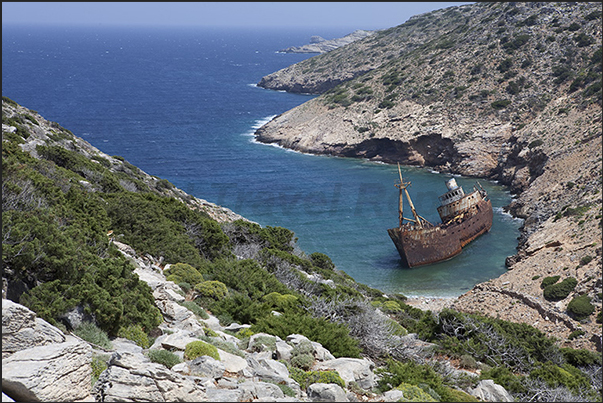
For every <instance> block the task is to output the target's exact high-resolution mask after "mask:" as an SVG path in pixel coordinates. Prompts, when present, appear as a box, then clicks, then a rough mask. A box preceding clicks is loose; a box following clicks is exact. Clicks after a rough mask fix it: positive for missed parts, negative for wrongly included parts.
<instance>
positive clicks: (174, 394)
mask: <svg viewBox="0 0 603 403" xmlns="http://www.w3.org/2000/svg"><path fill="white" fill-rule="evenodd" d="M93 393H94V396H95V399H96V401H97V402H128V401H152V402H174V401H178V402H202V401H207V396H206V394H205V392H204V391H203V390H202V387H201V386H198V385H197V384H196V383H195V382H194V381H193V380H192V379H190V378H188V377H186V376H183V375H181V374H179V373H177V372H175V371H171V370H169V369H167V368H166V367H165V366H163V365H161V364H157V363H152V362H150V361H149V360H148V358H146V357H144V356H143V355H142V354H132V353H128V352H124V353H123V354H119V353H113V355H112V356H111V359H110V360H109V365H108V368H107V369H106V370H105V371H104V372H103V373H102V374H101V376H100V377H99V379H98V381H97V382H96V383H95V384H94V388H93Z"/></svg>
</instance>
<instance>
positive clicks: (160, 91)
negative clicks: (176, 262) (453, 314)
mask: <svg viewBox="0 0 603 403" xmlns="http://www.w3.org/2000/svg"><path fill="white" fill-rule="evenodd" d="M349 32H351V31H348V32H346V31H341V30H340V31H339V32H332V33H331V34H330V35H329V34H327V33H323V32H315V31H314V30H311V29H307V30H278V31H262V30H251V31H249V30H248V31H245V30H220V29H192V28H190V29H177V28H169V29H168V28H161V29H160V28H134V27H122V28H116V27H112V28H111V27H105V28H102V27H77V28H75V27H53V28H51V27H13V28H11V27H8V26H7V27H4V26H3V30H2V34H3V35H2V94H3V95H4V96H7V97H9V98H11V99H13V100H14V101H16V102H18V103H20V104H21V105H23V106H25V107H27V108H30V109H33V110H36V111H38V112H39V113H40V114H41V115H42V116H44V117H45V118H46V119H49V120H52V121H55V122H57V123H59V124H60V125H61V126H63V127H65V128H67V129H69V130H70V131H72V132H73V133H74V134H75V135H76V136H79V137H82V138H83V139H84V140H86V141H88V142H90V143H91V144H92V145H94V146H96V147H98V148H99V149H100V150H101V151H103V152H105V153H107V154H109V155H118V156H121V157H123V158H125V159H126V160H127V161H128V162H129V163H131V164H133V165H135V166H137V167H139V168H140V169H142V170H144V171H145V172H147V173H149V174H151V175H155V176H157V177H159V178H162V179H167V180H169V181H170V182H172V183H173V184H174V185H175V186H177V187H179V188H180V189H182V190H184V191H185V192H187V193H189V194H191V195H194V196H196V197H199V198H202V199H206V200H208V201H210V202H213V203H216V204H219V205H222V206H225V207H228V208H230V209H232V210H233V211H235V212H237V213H239V214H241V215H243V216H244V217H246V218H248V219H250V220H252V221H255V222H257V223H259V224H261V225H263V226H266V225H270V226H281V227H285V228H288V229H290V230H292V231H294V232H295V234H296V236H297V237H298V246H299V248H300V249H301V251H303V252H304V253H306V254H310V253H313V252H321V253H325V254H327V255H328V256H329V257H331V259H332V260H333V262H334V263H335V265H336V266H337V268H338V269H341V270H343V271H345V272H346V273H348V274H349V275H350V276H352V277H353V278H354V279H355V280H356V281H359V282H361V283H364V284H367V285H369V286H371V287H374V288H378V289H380V290H382V291H384V292H387V293H396V292H398V293H402V294H405V295H408V296H417V295H423V296H457V295H460V294H462V293H464V292H465V291H467V290H469V289H470V288H471V287H472V286H473V285H475V284H476V283H479V282H483V281H486V280H488V279H490V278H494V277H497V276H499V275H500V274H502V273H504V272H505V270H506V268H505V266H504V260H505V258H506V256H509V255H513V254H515V247H516V246H517V239H516V238H517V236H518V235H519V232H518V228H519V226H520V224H521V222H520V221H518V220H514V219H513V218H511V217H510V216H509V215H506V214H504V213H503V212H502V207H503V206H505V205H507V204H509V203H510V201H511V196H510V195H509V193H508V192H507V191H506V190H505V188H503V187H502V186H499V185H497V184H496V183H490V182H488V181H480V183H481V184H482V186H483V187H484V188H485V189H486V190H487V191H488V193H489V195H490V197H491V199H492V202H493V206H494V221H493V225H492V229H491V231H490V232H489V233H488V234H485V235H483V236H482V237H480V238H478V239H477V240H476V241H474V242H473V243H472V244H470V245H468V246H467V247H466V248H465V250H464V251H463V253H462V254H461V255H459V256H457V257H455V258H454V259H452V260H450V261H447V262H442V263H439V264H437V265H433V266H427V267H420V268H416V269H405V268H402V267H401V266H400V257H399V255H398V253H397V251H396V248H395V247H394V245H393V243H392V241H391V240H390V239H389V236H388V234H387V229H388V228H391V227H393V226H395V225H397V222H398V212H397V204H398V191H397V189H396V188H395V187H394V183H395V182H396V181H397V180H398V173H397V168H396V167H395V166H391V165H385V164H380V163H375V162H370V161H364V160H358V159H351V158H335V157H327V156H315V155H306V154H300V153H297V152H292V151H289V150H284V149H282V148H278V147H273V146H268V145H263V144H258V143H255V142H254V141H253V140H254V137H253V133H254V132H255V130H256V129H257V128H259V127H260V126H261V125H262V124H264V123H266V122H267V121H268V120H270V119H271V118H272V117H273V116H275V115H278V114H280V113H283V112H285V111H287V110H289V109H291V108H294V107H296V106H298V105H301V104H302V103H304V102H306V101H308V100H309V99H312V98H313V96H310V95H301V94H289V93H285V92H277V91H269V90H264V89H261V88H258V87H256V85H255V83H257V82H258V81H259V80H260V79H261V78H262V77H263V76H265V75H267V74H270V73H272V72H274V71H277V70H279V69H282V68H284V67H287V66H289V65H291V64H293V63H297V62H299V61H301V60H304V59H306V58H308V57H311V56H312V55H311V54H283V53H276V51H277V50H278V49H283V48H286V47H288V46H291V45H292V44H303V43H306V42H307V40H308V38H310V36H311V35H316V34H320V35H321V36H323V37H325V38H329V37H330V38H335V37H340V36H343V35H345V34H347V33H349ZM404 177H405V179H408V180H410V181H411V182H412V186H411V188H410V189H409V191H410V193H411V197H412V199H413V201H414V203H415V205H416V208H417V210H418V212H419V214H421V215H422V216H423V217H425V218H427V219H428V220H430V221H432V222H436V221H437V219H438V215H437V211H436V205H437V202H438V196H439V195H440V194H442V193H444V192H445V189H446V186H445V181H446V180H447V179H448V177H449V176H447V175H443V174H436V173H433V172H430V171H429V170H428V169H420V168H410V167H405V168H404ZM457 182H458V183H459V184H460V185H462V186H463V187H464V188H465V190H469V189H471V187H472V186H473V184H474V182H475V181H474V180H473V179H468V178H457Z"/></svg>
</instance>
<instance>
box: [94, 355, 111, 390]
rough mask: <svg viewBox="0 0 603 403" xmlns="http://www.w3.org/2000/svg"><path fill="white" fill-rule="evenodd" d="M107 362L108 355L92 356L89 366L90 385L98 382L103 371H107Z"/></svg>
mask: <svg viewBox="0 0 603 403" xmlns="http://www.w3.org/2000/svg"><path fill="white" fill-rule="evenodd" d="M108 360H109V356H108V355H93V356H92V362H91V363H90V365H91V366H92V385H94V384H95V383H96V381H98V378H99V377H100V374H102V373H103V371H104V370H106V369H107V361H108Z"/></svg>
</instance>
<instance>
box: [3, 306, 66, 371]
mask: <svg viewBox="0 0 603 403" xmlns="http://www.w3.org/2000/svg"><path fill="white" fill-rule="evenodd" d="M64 341H65V335H64V334H63V332H61V331H60V330H59V329H57V328H56V327H54V326H52V325H51V324H50V323H48V322H46V321H45V320H43V319H40V318H37V317H36V314H35V313H34V312H33V311H32V310H30V309H29V308H27V307H25V306H23V305H21V304H17V303H16V302H13V301H11V300H9V299H3V300H2V358H3V359H4V358H5V357H8V356H9V355H11V354H13V353H15V352H16V351H20V350H24V349H28V348H31V347H33V346H38V345H47V344H51V343H63V342H64Z"/></svg>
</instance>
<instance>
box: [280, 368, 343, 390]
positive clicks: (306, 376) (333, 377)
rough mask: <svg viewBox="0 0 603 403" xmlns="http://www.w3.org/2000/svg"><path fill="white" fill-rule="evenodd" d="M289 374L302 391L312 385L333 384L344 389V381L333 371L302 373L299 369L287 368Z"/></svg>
mask: <svg viewBox="0 0 603 403" xmlns="http://www.w3.org/2000/svg"><path fill="white" fill-rule="evenodd" d="M289 374H290V376H291V378H293V380H294V381H295V382H297V383H298V384H299V386H300V388H301V389H302V390H306V389H307V388H308V386H310V385H311V384H313V383H334V384H336V385H339V386H341V387H342V388H344V389H345V381H344V380H343V379H341V376H339V373H338V372H337V371H334V370H329V371H303V370H301V369H299V368H295V367H289Z"/></svg>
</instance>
